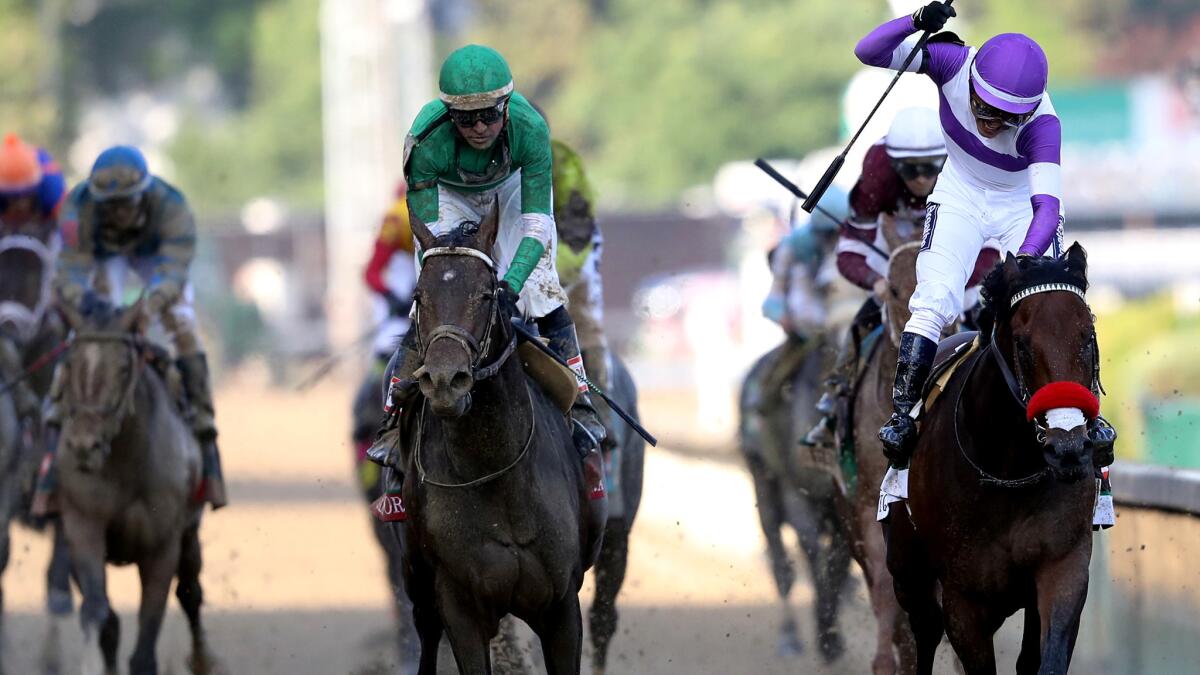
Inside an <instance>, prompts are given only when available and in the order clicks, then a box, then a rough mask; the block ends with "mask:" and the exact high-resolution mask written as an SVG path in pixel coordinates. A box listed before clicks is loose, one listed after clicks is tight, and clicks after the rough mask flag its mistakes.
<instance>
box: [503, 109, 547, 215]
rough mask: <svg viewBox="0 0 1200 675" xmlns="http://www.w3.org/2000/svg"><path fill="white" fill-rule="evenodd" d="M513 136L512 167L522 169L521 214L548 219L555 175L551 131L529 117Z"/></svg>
mask: <svg viewBox="0 0 1200 675" xmlns="http://www.w3.org/2000/svg"><path fill="white" fill-rule="evenodd" d="M513 133H514V136H513V137H512V142H513V147H512V153H513V156H512V160H513V166H514V167H516V168H520V169H521V213H542V214H545V215H547V216H551V215H553V214H554V211H553V204H551V203H550V189H551V186H552V185H553V182H554V175H553V159H552V156H551V154H550V129H549V128H548V127H547V126H546V123H545V122H544V121H542V119H541V117H536V118H533V117H529V118H527V119H526V120H525V123H523V124H517V125H515V127H514V130H513Z"/></svg>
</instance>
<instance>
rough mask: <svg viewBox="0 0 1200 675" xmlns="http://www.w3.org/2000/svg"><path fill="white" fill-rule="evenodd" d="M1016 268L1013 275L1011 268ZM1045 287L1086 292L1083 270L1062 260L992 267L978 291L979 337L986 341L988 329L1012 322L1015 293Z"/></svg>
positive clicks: (1024, 260)
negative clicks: (1064, 286)
mask: <svg viewBox="0 0 1200 675" xmlns="http://www.w3.org/2000/svg"><path fill="white" fill-rule="evenodd" d="M1014 264H1015V265H1016V274H1015V275H1014V274H1013V273H1012V267H1011V265H1014ZM1046 284H1069V285H1071V286H1074V287H1076V288H1078V289H1079V290H1080V291H1083V292H1086V291H1087V289H1088V280H1087V270H1086V268H1080V267H1078V266H1076V265H1072V264H1071V262H1070V261H1069V260H1068V259H1067V257H1066V256H1064V257H1061V258H1054V257H1035V258H1022V259H1020V260H1018V261H1017V262H1015V263H1009V262H1001V263H1000V264H999V265H996V267H995V268H993V269H992V271H991V272H989V273H988V275H987V277H985V278H984V280H983V283H982V284H981V287H980V295H981V297H982V298H983V306H984V311H983V313H982V315H981V316H980V328H981V330H980V335H981V338H982V339H984V340H987V339H988V337H989V336H990V333H991V330H990V329H991V327H992V325H993V324H994V323H995V322H997V321H999V322H1002V323H1004V322H1007V321H1008V320H1009V319H1010V318H1012V311H1013V308H1012V306H1011V304H1012V298H1013V297H1014V296H1016V295H1017V294H1018V293H1020V292H1022V291H1025V290H1028V289H1030V288H1033V287H1034V286H1042V285H1046Z"/></svg>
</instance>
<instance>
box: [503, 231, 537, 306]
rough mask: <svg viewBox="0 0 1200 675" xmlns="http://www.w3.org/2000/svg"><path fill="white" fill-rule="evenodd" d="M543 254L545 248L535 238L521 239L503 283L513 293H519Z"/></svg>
mask: <svg viewBox="0 0 1200 675" xmlns="http://www.w3.org/2000/svg"><path fill="white" fill-rule="evenodd" d="M545 252H546V247H545V246H543V245H542V242H540V241H538V240H537V238H536V237H525V238H523V239H521V243H520V244H518V245H517V252H516V254H515V255H513V259H512V263H510V264H509V266H508V271H507V272H505V273H504V281H506V282H507V283H508V285H509V287H511V288H512V289H513V290H514V291H516V292H517V293H520V292H521V289H522V288H524V287H525V282H526V281H528V280H529V275H530V274H533V268H534V267H537V263H538V260H539V259H540V258H541V257H542V254H543V253H545Z"/></svg>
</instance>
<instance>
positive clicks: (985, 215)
mask: <svg viewBox="0 0 1200 675" xmlns="http://www.w3.org/2000/svg"><path fill="white" fill-rule="evenodd" d="M953 15H954V10H953V9H952V8H950V7H949V6H947V5H944V4H942V3H938V2H933V3H930V4H929V5H927V6H925V7H923V8H921V9H920V10H918V11H917V12H916V13H915V14H913V15H912V16H905V17H901V18H899V19H894V20H892V21H889V22H887V23H885V24H883V25H882V26H879V27H878V28H876V29H875V30H873V31H872V32H871V33H870V34H869V35H867V36H866V37H864V38H863V39H862V40H861V41H860V42H859V43H858V46H857V47H855V50H854V52H855V55H856V56H858V58H859V60H861V61H862V62H863V63H865V64H868V65H873V66H879V67H883V68H893V69H899V68H900V67H901V65H902V64H903V62H904V61H905V59H906V58H907V57H908V55H909V54H910V53H911V51H912V49H913V47H912V46H911V45H909V44H906V43H905V42H904V40H905V38H907V37H908V36H909V35H912V34H913V33H916V32H918V31H922V30H927V31H931V32H936V31H939V30H941V28H942V26H944V25H945V23H946V20H947V19H949V17H951V16H953ZM909 69H910V70H912V71H915V72H919V73H923V74H925V75H927V76H929V78H930V79H932V80H933V82H934V83H935V84H936V85H937V86H938V97H939V110H938V115H939V118H940V120H941V125H942V133H943V135H944V137H945V141H946V152H947V160H946V165H945V167H944V168H943V170H942V173H941V176H940V177H939V178H938V182H937V187H936V188H935V189H934V191H933V193H932V194H931V195H930V196H929V200H928V205H927V207H926V215H925V228H924V238H923V241H922V246H921V253H920V255H919V256H918V258H917V289H916V292H915V293H914V294H913V297H912V300H911V302H910V303H909V308H910V309H911V310H912V318H911V319H910V320H909V321H908V323H907V324H906V326H905V328H904V333H903V335H902V337H901V345H900V360H899V364H898V366H897V372H896V384H895V387H894V389H893V404H894V412H893V414H892V418H891V419H890V420H888V423H887V425H885V426H884V427H883V429H881V430H880V438H881V440H882V441H883V444H884V448H885V452H886V453H887V454H888V456H889V458H891V459H892V460H893V462H894V463H896V464H897V465H898V466H903V465H906V464H907V462H908V457H909V456H910V454H911V452H912V448H913V446H914V445H915V443H916V424H915V422H914V420H913V419H912V418H911V417H910V416H909V412H910V411H911V410H912V408H913V406H915V405H916V402H917V400H918V399H919V397H920V394H921V390H922V388H923V386H924V384H925V379H926V378H927V377H928V374H929V368H930V366H931V364H932V361H933V356H934V353H935V351H936V349H937V340H938V338H939V337H940V335H941V332H942V329H943V328H944V327H945V326H946V325H948V324H949V323H950V322H952V321H953V320H954V319H955V318H957V317H958V315H959V312H961V311H962V304H963V289H964V288H965V287H966V282H967V279H968V277H969V276H970V275H971V273H972V271H973V270H974V267H975V261H976V258H977V257H978V255H979V251H980V249H981V248H982V247H983V244H984V242H985V241H987V240H988V239H995V240H996V241H997V242H998V243H999V248H1000V251H1001V252H1002V253H1008V252H1017V253H1018V254H1019V255H1035V256H1040V255H1043V254H1045V253H1046V252H1047V250H1050V249H1052V252H1053V253H1054V254H1055V255H1057V254H1058V253H1059V252H1060V251H1061V248H1062V203H1061V198H1060V186H1061V178H1060V173H1061V169H1060V166H1059V159H1060V150H1061V137H1062V129H1061V126H1060V123H1059V120H1058V117H1057V116H1056V115H1055V114H1054V106H1053V105H1052V104H1051V102H1050V96H1049V95H1048V94H1047V93H1046V81H1047V76H1048V65H1047V61H1046V55H1045V53H1044V52H1043V51H1042V49H1041V47H1039V46H1038V45H1037V43H1036V42H1034V41H1033V40H1032V39H1031V38H1029V37H1028V36H1025V35H1021V34H1018V33H1004V34H1001V35H997V36H995V37H993V38H991V39H989V40H988V41H987V42H986V43H984V45H983V46H982V47H980V48H978V49H976V48H974V47H969V46H966V45H963V44H961V43H960V42H959V41H958V40H957V37H956V36H953V34H942V35H935V36H934V37H933V38H932V39H931V40H930V41H929V42H927V43H926V45H925V46H924V47H922V49H921V52H920V53H919V54H917V55H915V57H914V58H913V60H912V62H911V64H910V66H909Z"/></svg>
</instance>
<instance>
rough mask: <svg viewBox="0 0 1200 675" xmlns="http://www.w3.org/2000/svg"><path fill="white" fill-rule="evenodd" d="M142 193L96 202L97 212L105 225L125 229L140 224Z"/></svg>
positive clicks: (101, 222)
mask: <svg viewBox="0 0 1200 675" xmlns="http://www.w3.org/2000/svg"><path fill="white" fill-rule="evenodd" d="M141 208H142V195H140V194H136V195H130V196H128V197H116V198H113V199H105V200H104V201H100V202H96V213H97V215H98V216H99V220H100V224H101V226H103V227H112V228H115V229H118V230H125V229H129V228H131V227H134V226H136V225H137V224H138V220H139V216H140V215H141Z"/></svg>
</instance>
